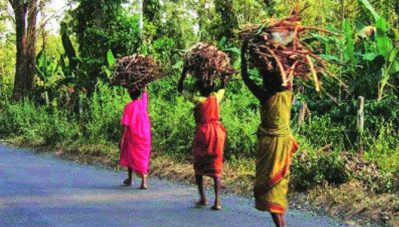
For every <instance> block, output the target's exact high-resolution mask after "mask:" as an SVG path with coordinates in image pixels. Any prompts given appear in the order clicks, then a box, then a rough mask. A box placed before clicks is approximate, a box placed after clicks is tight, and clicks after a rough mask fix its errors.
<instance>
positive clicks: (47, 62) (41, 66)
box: [36, 50, 64, 105]
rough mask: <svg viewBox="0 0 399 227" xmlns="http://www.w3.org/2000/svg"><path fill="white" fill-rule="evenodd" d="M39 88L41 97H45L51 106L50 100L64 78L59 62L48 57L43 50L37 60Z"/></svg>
mask: <svg viewBox="0 0 399 227" xmlns="http://www.w3.org/2000/svg"><path fill="white" fill-rule="evenodd" d="M36 72H37V77H38V81H37V86H38V87H40V88H41V90H42V91H41V95H42V96H44V99H45V102H46V105H49V103H50V98H49V95H50V96H52V95H53V94H54V93H55V92H56V90H57V88H58V85H59V81H60V80H61V79H62V78H63V77H64V76H63V74H62V70H61V67H60V65H59V62H58V61H56V60H55V59H53V58H51V57H49V56H47V54H46V52H45V51H44V50H41V51H40V52H39V54H38V56H37V60H36Z"/></svg>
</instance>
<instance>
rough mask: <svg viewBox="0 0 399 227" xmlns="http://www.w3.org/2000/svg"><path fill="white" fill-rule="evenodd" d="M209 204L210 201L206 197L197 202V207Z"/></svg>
mask: <svg viewBox="0 0 399 227" xmlns="http://www.w3.org/2000/svg"><path fill="white" fill-rule="evenodd" d="M207 205H208V201H206V199H200V200H199V201H198V202H196V203H195V207H197V208H201V207H204V206H207Z"/></svg>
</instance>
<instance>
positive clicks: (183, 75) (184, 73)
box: [177, 67, 187, 93]
mask: <svg viewBox="0 0 399 227" xmlns="http://www.w3.org/2000/svg"><path fill="white" fill-rule="evenodd" d="M186 77H187V69H186V68H185V67H184V68H183V71H182V73H181V76H180V79H179V82H178V83H177V91H178V92H180V93H182V92H183V89H184V80H185V79H186Z"/></svg>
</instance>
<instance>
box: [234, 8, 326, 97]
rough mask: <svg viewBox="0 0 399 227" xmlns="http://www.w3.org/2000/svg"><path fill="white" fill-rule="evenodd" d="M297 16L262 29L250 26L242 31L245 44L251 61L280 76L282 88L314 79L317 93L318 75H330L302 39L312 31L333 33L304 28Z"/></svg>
mask: <svg viewBox="0 0 399 227" xmlns="http://www.w3.org/2000/svg"><path fill="white" fill-rule="evenodd" d="M301 19H302V18H301V17H300V16H299V15H298V14H294V15H291V16H289V17H287V18H285V19H283V20H280V21H274V22H270V23H265V24H261V25H249V26H246V27H245V28H243V29H242V30H241V31H240V37H241V39H242V40H244V41H247V42H248V49H249V54H250V57H251V61H252V62H253V63H254V65H256V66H257V67H265V68H266V69H267V70H269V71H273V70H274V71H278V72H279V73H280V74H281V77H282V81H283V86H285V85H287V82H288V81H289V80H291V79H292V78H293V77H294V76H301V77H304V79H307V76H308V74H311V75H312V79H313V81H314V83H315V87H316V90H317V91H319V90H320V83H319V80H318V76H317V74H318V73H323V74H327V73H328V72H327V70H326V63H325V62H324V60H323V59H322V58H321V57H319V56H318V55H316V54H315V53H314V50H313V49H312V48H311V47H310V46H309V45H307V44H306V43H304V42H303V41H302V40H301V38H302V36H303V35H304V34H306V33H307V32H309V31H311V30H318V31H320V32H324V33H332V32H330V31H327V30H325V29H321V28H316V27H310V26H303V25H301Z"/></svg>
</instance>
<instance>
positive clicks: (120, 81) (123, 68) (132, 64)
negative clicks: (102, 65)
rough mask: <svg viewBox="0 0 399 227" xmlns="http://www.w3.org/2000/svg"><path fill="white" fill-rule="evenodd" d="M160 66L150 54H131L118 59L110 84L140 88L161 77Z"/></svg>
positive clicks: (129, 88)
mask: <svg viewBox="0 0 399 227" xmlns="http://www.w3.org/2000/svg"><path fill="white" fill-rule="evenodd" d="M161 71H162V70H161V67H160V65H159V64H158V63H156V62H155V61H154V59H152V57H150V56H143V55H138V54H135V55H132V56H127V57H123V58H121V59H119V60H118V62H117V64H116V68H115V71H114V74H113V75H112V78H111V84H113V85H118V86H123V87H125V88H127V89H128V90H131V89H141V88H143V87H145V86H146V85H147V84H148V83H150V82H152V81H154V80H157V79H159V78H161V77H163V76H164V75H165V74H163V73H162V72H161Z"/></svg>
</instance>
